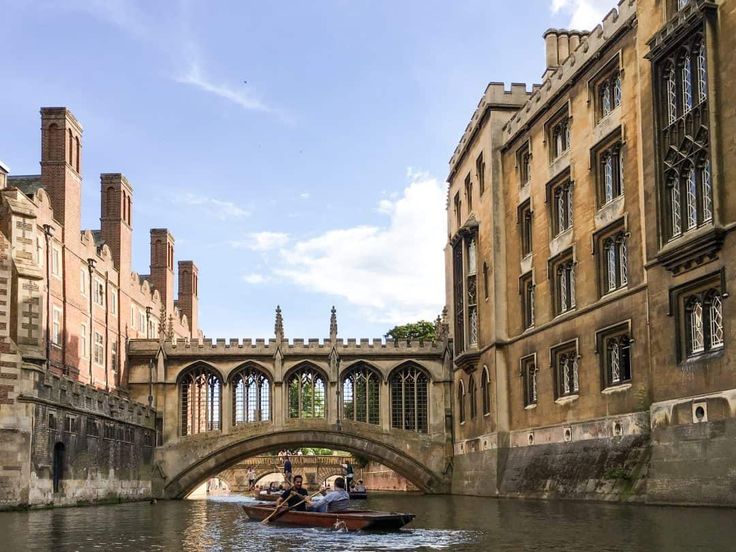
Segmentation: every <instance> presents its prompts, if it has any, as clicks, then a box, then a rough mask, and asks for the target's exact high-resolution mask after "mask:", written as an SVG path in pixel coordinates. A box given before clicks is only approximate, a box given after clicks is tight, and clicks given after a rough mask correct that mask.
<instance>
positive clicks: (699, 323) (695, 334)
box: [688, 299, 705, 353]
mask: <svg viewBox="0 0 736 552" xmlns="http://www.w3.org/2000/svg"><path fill="white" fill-rule="evenodd" d="M688 310H689V318H690V324H689V326H690V351H691V352H693V353H700V352H702V351H704V350H705V339H704V333H703V303H702V302H701V301H700V299H693V300H692V301H691V302H690V304H689V306H688Z"/></svg>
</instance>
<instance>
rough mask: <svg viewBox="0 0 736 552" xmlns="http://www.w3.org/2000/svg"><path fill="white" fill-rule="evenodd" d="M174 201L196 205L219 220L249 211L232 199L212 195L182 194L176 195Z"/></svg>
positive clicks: (246, 213) (246, 214)
mask: <svg viewBox="0 0 736 552" xmlns="http://www.w3.org/2000/svg"><path fill="white" fill-rule="evenodd" d="M175 201H176V202H177V203H181V204H184V205H191V206H194V207H198V208H199V209H202V210H203V211H205V212H206V213H207V214H208V215H209V216H212V217H215V218H217V219H220V220H227V219H231V218H238V217H245V216H248V215H249V214H250V213H249V212H248V211H247V210H245V209H243V208H242V207H240V206H238V205H237V204H235V203H233V202H232V201H223V200H221V199H215V198H213V197H207V196H202V195H197V194H191V193H188V194H184V195H181V196H177V197H176V199H175Z"/></svg>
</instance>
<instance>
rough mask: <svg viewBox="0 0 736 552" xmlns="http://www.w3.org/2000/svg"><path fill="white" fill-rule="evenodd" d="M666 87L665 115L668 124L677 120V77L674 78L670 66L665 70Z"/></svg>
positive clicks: (672, 68) (672, 69) (673, 70)
mask: <svg viewBox="0 0 736 552" xmlns="http://www.w3.org/2000/svg"><path fill="white" fill-rule="evenodd" d="M665 81H666V88H667V116H668V119H669V124H672V123H674V122H675V121H676V120H677V79H676V78H675V68H674V67H672V66H670V68H669V69H668V70H667V76H666V78H665Z"/></svg>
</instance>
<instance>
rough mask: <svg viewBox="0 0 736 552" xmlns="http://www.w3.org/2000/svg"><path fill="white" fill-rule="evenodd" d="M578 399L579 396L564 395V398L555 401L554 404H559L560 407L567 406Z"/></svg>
mask: <svg viewBox="0 0 736 552" xmlns="http://www.w3.org/2000/svg"><path fill="white" fill-rule="evenodd" d="M579 398H580V395H565V396H564V397H560V398H559V399H557V400H556V401H555V404H560V405H564V404H569V403H571V402H575V401H576V400H578V399H579Z"/></svg>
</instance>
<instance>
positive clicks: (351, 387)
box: [342, 366, 381, 424]
mask: <svg viewBox="0 0 736 552" xmlns="http://www.w3.org/2000/svg"><path fill="white" fill-rule="evenodd" d="M380 386H381V379H380V376H379V375H378V374H377V373H376V372H374V371H373V370H371V369H370V368H368V367H366V366H359V367H357V368H355V369H353V370H351V371H350V372H349V373H348V375H347V376H345V379H343V382H342V415H343V418H344V419H346V420H354V421H356V422H366V423H369V424H378V422H379V412H380V408H379V395H380V392H381V387H380Z"/></svg>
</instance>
